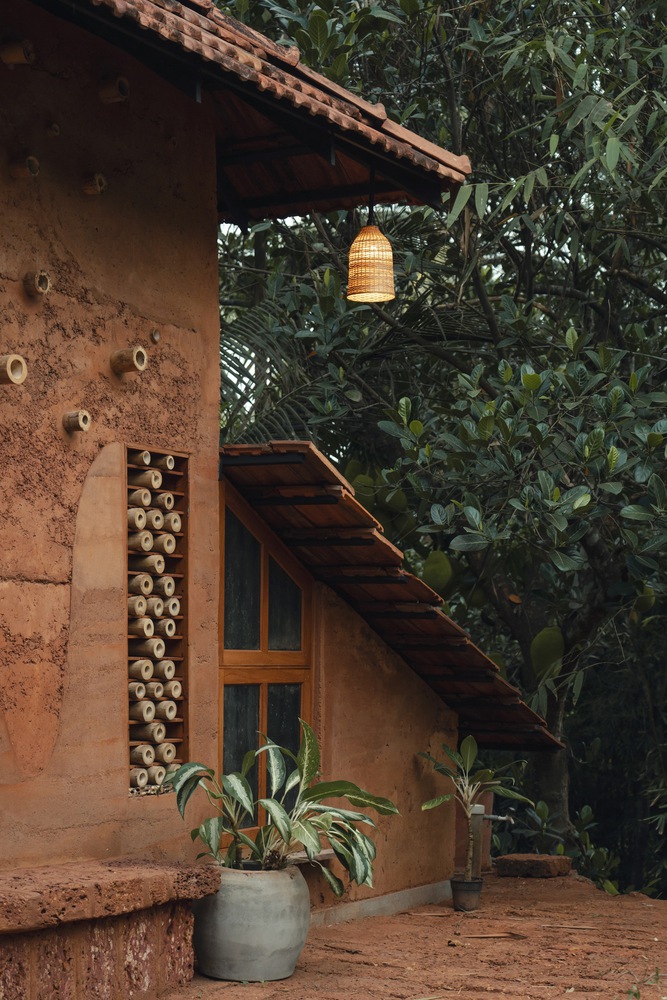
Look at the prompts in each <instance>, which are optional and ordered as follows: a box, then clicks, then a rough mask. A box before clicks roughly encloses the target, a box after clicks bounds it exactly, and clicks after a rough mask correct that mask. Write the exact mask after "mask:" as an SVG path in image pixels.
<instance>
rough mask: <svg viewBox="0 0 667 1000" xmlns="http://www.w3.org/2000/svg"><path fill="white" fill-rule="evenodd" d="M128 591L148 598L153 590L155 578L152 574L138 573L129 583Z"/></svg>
mask: <svg viewBox="0 0 667 1000" xmlns="http://www.w3.org/2000/svg"><path fill="white" fill-rule="evenodd" d="M127 589H128V590H129V592H130V593H131V594H143V595H144V596H147V595H148V594H150V593H151V591H152V590H153V577H152V576H151V575H150V573H137V575H136V576H133V577H131V579H130V580H129V581H128V584H127Z"/></svg>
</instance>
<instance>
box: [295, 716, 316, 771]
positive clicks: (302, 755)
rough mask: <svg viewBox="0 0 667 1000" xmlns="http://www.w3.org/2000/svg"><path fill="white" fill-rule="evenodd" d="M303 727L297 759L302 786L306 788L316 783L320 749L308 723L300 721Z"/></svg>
mask: <svg viewBox="0 0 667 1000" xmlns="http://www.w3.org/2000/svg"><path fill="white" fill-rule="evenodd" d="M299 723H300V725H301V745H300V747H299V752H298V754H297V757H296V762H297V767H298V768H299V773H300V775H301V785H302V787H305V786H306V785H309V784H310V783H311V781H314V780H315V778H316V777H317V774H318V773H319V770H320V748H319V746H318V743H317V737H316V736H315V733H314V732H313V730H312V729H311V728H310V726H309V725H308V723H307V722H304V721H303V719H299Z"/></svg>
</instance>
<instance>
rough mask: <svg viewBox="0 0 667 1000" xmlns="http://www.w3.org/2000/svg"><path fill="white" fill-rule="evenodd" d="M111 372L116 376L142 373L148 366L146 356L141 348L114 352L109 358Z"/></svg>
mask: <svg viewBox="0 0 667 1000" xmlns="http://www.w3.org/2000/svg"><path fill="white" fill-rule="evenodd" d="M109 364H110V365H111V370H112V371H113V372H115V374H116V375H122V374H123V373H125V372H143V371H145V370H146V366H147V364H148V355H147V353H146V351H145V350H144V348H143V347H141V346H140V345H136V346H135V347H126V348H123V349H122V350H120V351H114V352H113V353H112V355H111V357H110V358H109Z"/></svg>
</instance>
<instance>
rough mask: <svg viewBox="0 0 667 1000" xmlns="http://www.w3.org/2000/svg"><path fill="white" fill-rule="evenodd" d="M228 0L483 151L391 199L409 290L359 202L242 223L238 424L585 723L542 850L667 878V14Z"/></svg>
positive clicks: (570, 745) (390, 218) (234, 300)
mask: <svg viewBox="0 0 667 1000" xmlns="http://www.w3.org/2000/svg"><path fill="white" fill-rule="evenodd" d="M221 6H223V7H224V9H225V10H227V11H228V12H230V13H232V14H234V16H236V17H239V18H241V19H243V20H247V21H249V22H250V23H252V24H254V26H256V27H259V28H260V29H261V30H263V31H264V32H265V33H267V34H269V35H271V36H272V37H274V38H276V39H277V40H287V39H291V40H296V42H297V44H298V45H299V46H300V48H301V51H302V58H303V59H304V61H306V62H308V63H310V64H311V65H313V66H316V67H318V68H321V69H322V71H323V72H324V73H326V74H328V75H330V76H331V77H332V78H334V79H335V80H337V81H338V82H340V83H342V84H344V85H345V86H346V87H348V88H351V89H355V90H359V91H361V92H362V93H363V94H364V95H365V96H366V97H367V98H370V99H375V100H379V101H381V102H382V103H384V105H385V106H386V108H387V110H388V112H389V114H390V115H391V116H392V117H393V118H395V119H396V120H400V121H402V122H404V123H406V124H409V125H410V127H412V128H414V129H415V130H416V131H418V132H419V133H420V134H421V135H423V136H425V137H427V138H430V139H433V140H434V141H436V142H438V143H440V144H442V145H444V146H446V147H448V148H449V149H451V150H452V151H454V152H457V153H458V152H465V153H467V154H468V155H469V156H470V158H471V160H472V163H473V168H474V172H473V177H472V181H471V183H470V184H468V185H466V186H464V187H463V188H462V189H461V191H460V193H459V194H458V196H457V197H456V199H455V200H454V202H453V203H450V204H444V205H443V208H442V210H440V211H434V210H432V209H410V210H408V209H405V208H403V209H401V208H392V209H384V210H382V211H381V212H380V213H379V215H380V221H381V225H382V227H383V229H384V231H385V232H386V233H387V235H389V237H390V238H391V240H392V242H393V245H394V249H395V263H396V282H397V298H396V301H395V302H393V303H391V304H389V305H388V306H387V307H382V308H380V307H369V306H358V305H352V304H351V303H350V304H348V303H347V302H346V301H345V299H344V297H343V294H342V293H343V291H344V286H342V283H343V282H344V280H345V257H346V253H347V248H348V247H349V244H350V242H351V240H352V238H353V237H354V235H355V233H356V231H357V230H358V228H359V224H360V222H361V221H362V218H361V215H359V214H358V213H338V214H334V215H332V216H328V217H318V218H308V219H299V220H289V221H287V222H284V223H278V224H274V223H272V224H268V223H267V224H262V225H259V226H256V227H254V229H253V230H252V231H251V232H250V233H249V234H248V235H247V236H245V237H243V236H241V235H239V234H238V233H236V232H231V231H230V232H225V233H224V234H223V236H222V238H221V257H220V261H221V263H220V287H221V310H222V329H223V334H222V340H221V360H222V372H223V395H222V404H221V421H222V433H223V436H224V437H226V438H231V439H265V438H267V437H302V436H309V437H312V438H313V439H314V440H316V441H317V443H318V444H319V446H320V447H322V448H323V450H325V451H326V452H327V453H328V454H330V455H331V456H333V457H334V458H335V459H337V460H338V461H339V462H340V463H341V466H342V468H343V469H346V470H347V475H348V477H349V478H352V479H353V481H354V482H355V486H356V487H357V491H358V495H359V496H360V498H361V499H362V502H365V503H366V504H367V505H369V506H371V507H372V508H373V509H374V510H375V512H376V514H377V516H378V517H380V519H381V520H382V522H383V524H384V526H385V530H386V532H387V534H388V535H389V536H390V537H391V538H393V539H394V540H395V541H396V542H397V543H398V544H400V545H401V546H402V547H403V548H404V549H405V550H406V552H407V554H408V559H409V561H410V564H411V566H412V568H413V569H414V571H415V572H418V573H420V574H422V575H424V576H425V578H426V579H427V580H428V582H430V583H431V584H432V585H434V586H435V587H436V589H438V590H439V591H440V592H441V593H442V594H443V596H444V597H445V599H446V601H447V602H448V606H449V608H450V609H451V612H452V614H453V615H454V617H455V618H456V619H457V620H458V621H459V622H461V623H462V624H464V625H465V626H466V627H469V628H470V629H471V631H472V632H473V633H474V635H475V637H476V638H477V639H478V641H480V642H482V643H483V644H484V646H485V648H486V649H487V650H489V651H491V652H492V655H494V656H495V658H496V659H497V661H498V662H499V663H501V664H503V667H504V669H505V670H506V673H507V676H508V678H509V679H510V680H511V681H512V682H513V683H515V684H517V685H518V686H519V687H520V688H521V689H522V691H523V692H524V693H525V696H526V697H527V698H528V699H529V701H530V703H531V704H532V705H533V707H535V708H536V710H537V711H539V712H541V713H542V714H543V715H545V716H546V718H547V720H548V722H549V725H550V727H551V729H552V731H553V732H554V733H556V734H557V735H558V736H560V737H562V738H563V739H564V741H565V743H566V746H567V750H566V751H565V752H563V753H561V754H558V755H556V756H554V757H549V756H547V755H535V759H534V761H533V762H532V770H533V778H532V781H533V784H534V788H533V794H534V796H535V798H537V799H540V800H542V801H543V805H541V806H540V810H539V812H537V813H535V815H534V816H533V817H526V818H525V824H524V830H523V833H522V836H523V837H524V842H532V843H536V842H538V841H539V843H541V844H542V846H544V845H545V844H546V845H550V846H551V848H554V849H555V847H556V845H557V844H558V843H560V842H564V843H565V845H566V847H567V848H569V849H572V850H574V849H576V850H577V851H578V853H579V855H580V857H581V858H584V859H586V858H587V860H588V862H589V864H588V868H587V869H586V870H587V871H588V872H589V873H591V874H593V875H596V876H599V877H600V878H602V879H612V880H617V881H618V882H619V883H620V885H621V886H622V887H624V888H627V887H628V886H630V885H633V886H635V887H647V886H649V885H652V890H653V891H658V892H661V893H662V894H664V893H665V892H667V859H665V857H664V849H663V847H662V844H663V836H664V832H665V828H666V827H667V680H666V677H665V674H666V671H665V668H664V652H663V649H662V648H661V647H662V645H663V642H664V640H663V638H662V636H663V634H664V629H665V625H666V614H665V612H666V610H667V602H666V601H665V576H664V554H665V549H666V547H667V486H666V485H665V479H666V476H665V454H666V448H665V443H666V442H667V419H665V415H666V413H667V410H666V407H665V404H666V403H667V392H665V388H664V377H665V357H664V354H665V343H666V341H667V337H666V325H665V319H666V317H667V280H666V273H665V268H666V264H667V237H666V235H665V214H666V212H667V158H666V156H665V150H666V149H667V100H666V99H665V96H664V95H665V93H666V87H665V81H666V77H667V44H665V33H664V24H665V16H666V8H665V4H664V2H659V0H648V2H628V3H615V2H614V0H601V2H596V0H595V2H594V0H576V2H559V0H532V2H527V0H496V2H495V3H493V4H491V3H489V2H487V0H480V2H477V3H465V2H461V3H457V4H454V5H451V6H450V7H447V6H446V5H443V4H438V3H432V2H427V0H400V2H399V0H387V2H383V3H382V5H379V4H377V5H376V4H373V3H367V2H361V0H359V2H356V3H346V4H340V3H335V2H334V0H319V2H317V3H315V2H297V0H284V3H283V4H282V6H279V5H278V4H276V3H273V2H272V0H253V2H252V3H249V2H248V0H235V2H230V3H228V4H224V5H223V4H221ZM362 215H363V213H362ZM591 809H592V814H591ZM595 845H598V846H599V845H603V846H604V847H605V848H606V849H607V852H606V853H601V852H600V851H598V852H597V853H596V851H595ZM616 857H618V859H620V860H619V861H618V863H616V860H615V859H616Z"/></svg>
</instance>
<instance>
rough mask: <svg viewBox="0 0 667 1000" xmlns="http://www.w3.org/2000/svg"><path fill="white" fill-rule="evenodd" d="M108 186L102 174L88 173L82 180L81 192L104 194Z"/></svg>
mask: <svg viewBox="0 0 667 1000" xmlns="http://www.w3.org/2000/svg"><path fill="white" fill-rule="evenodd" d="M108 186H109V185H108V184H107V179H106V177H105V176H104V174H89V175H88V177H84V180H83V193H84V194H89V195H99V194H104V192H105V191H106V189H107V187H108Z"/></svg>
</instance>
